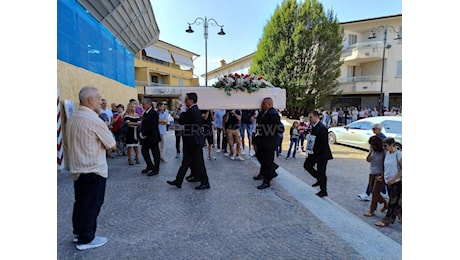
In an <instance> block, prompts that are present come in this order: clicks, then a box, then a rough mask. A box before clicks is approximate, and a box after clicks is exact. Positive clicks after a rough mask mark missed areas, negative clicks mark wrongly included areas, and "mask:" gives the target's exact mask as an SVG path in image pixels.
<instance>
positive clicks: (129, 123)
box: [123, 103, 141, 165]
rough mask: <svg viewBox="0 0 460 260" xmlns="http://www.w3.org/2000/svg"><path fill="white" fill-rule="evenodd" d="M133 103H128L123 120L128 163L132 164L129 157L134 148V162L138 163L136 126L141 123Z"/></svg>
mask: <svg viewBox="0 0 460 260" xmlns="http://www.w3.org/2000/svg"><path fill="white" fill-rule="evenodd" d="M135 108H136V107H135V105H134V104H133V103H129V104H128V106H127V109H126V113H125V116H124V120H123V122H124V123H125V124H126V147H127V148H128V163H129V165H133V160H132V159H131V154H132V150H133V149H134V153H135V160H136V163H137V164H139V163H140V161H139V140H138V134H137V130H138V126H139V125H140V123H141V118H140V116H139V115H138V114H137V113H136V112H135Z"/></svg>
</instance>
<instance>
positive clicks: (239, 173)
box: [57, 131, 401, 259]
mask: <svg viewBox="0 0 460 260" xmlns="http://www.w3.org/2000/svg"><path fill="white" fill-rule="evenodd" d="M203 151H204V152H205V154H206V152H207V149H203ZM166 155H167V158H170V159H168V162H167V163H162V164H161V166H160V174H159V175H157V176H152V177H148V176H146V175H143V174H141V173H140V171H141V170H142V169H143V168H145V163H144V162H143V160H142V159H141V164H140V165H133V166H129V165H128V163H127V157H117V158H115V159H108V162H109V178H108V180H107V189H106V197H105V202H104V205H103V206H102V209H101V213H100V216H99V219H98V228H97V235H101V236H107V237H108V238H109V242H108V243H107V244H106V245H104V246H103V247H100V248H97V249H91V250H86V251H78V250H76V249H75V246H74V244H73V243H72V242H71V240H72V223H71V216H72V206H73V180H72V178H71V177H70V175H69V173H68V172H67V171H61V172H58V174H57V196H58V197H57V258H58V259H380V258H379V257H375V258H372V257H371V258H369V255H367V253H366V252H365V251H363V250H361V249H360V248H359V247H356V246H355V245H353V243H350V241H349V239H348V238H344V237H343V235H341V234H339V233H338V232H337V230H336V228H335V227H331V225H330V224H328V223H327V221H325V220H324V219H322V217H321V216H318V214H317V213H315V211H314V210H312V209H309V207H308V206H306V205H305V204H304V203H303V202H302V200H301V199H300V200H299V198H296V196H298V194H296V193H294V194H293V192H291V188H289V187H287V186H286V185H285V183H284V182H283V181H282V180H283V179H285V178H293V177H288V176H296V174H299V175H301V176H302V177H303V178H304V179H302V178H298V177H297V180H295V183H297V184H296V185H300V187H304V188H305V190H307V191H308V189H312V188H311V187H309V185H310V184H308V183H307V182H308V181H311V180H309V179H308V176H307V175H306V174H305V173H301V171H299V170H298V167H296V166H295V164H294V163H289V165H286V166H287V167H285V166H284V165H282V168H283V169H282V170H283V172H282V173H280V174H283V176H279V177H278V178H279V180H280V181H278V180H277V179H275V180H274V181H273V182H272V184H273V185H272V187H271V188H269V189H266V190H262V191H261V190H257V189H256V186H257V185H259V184H260V181H254V180H252V177H253V176H254V175H256V174H257V173H258V164H257V162H256V161H255V158H251V157H246V158H247V160H246V161H231V160H230V159H229V158H227V157H224V156H223V155H222V154H221V153H218V154H216V157H217V160H216V161H209V160H206V162H205V163H206V167H207V170H208V175H209V177H210V184H211V189H209V190H204V191H197V190H195V189H194V187H195V186H196V185H197V183H188V182H187V181H185V182H184V183H183V186H182V189H177V188H175V187H172V186H169V185H168V184H167V183H166V180H172V179H174V177H175V175H176V172H177V169H178V168H179V165H180V159H175V158H174V155H175V151H174V133H173V132H172V131H170V132H168V135H167V137H166ZM299 159H300V158H299ZM299 159H298V160H297V161H299V162H297V163H300V161H302V160H299ZM289 167H294V169H295V171H296V173H292V172H291V171H290V170H289ZM293 171H294V170H293ZM280 177H281V178H280ZM305 178H307V180H305ZM302 185H303V186H302ZM332 185H333V184H332V183H331V184H330V187H331V188H332ZM361 187H362V185H361ZM364 188H365V186H364ZM300 189H302V188H300ZM331 191H332V190H331ZM310 192H311V190H310ZM302 196H311V194H310V195H308V194H307V195H302ZM315 197H316V196H315ZM318 199H319V198H318ZM330 199H333V198H332V196H331V195H330ZM330 199H327V200H324V201H320V203H323V202H324V203H329V202H327V201H328V200H330ZM355 202H356V201H353V203H355ZM339 204H340V203H334V204H332V205H331V207H333V208H334V209H335V210H334V209H333V210H334V211H337V210H340V211H346V212H350V211H349V210H348V209H347V208H343V206H342V205H339ZM367 206H368V204H367ZM350 214H352V215H353V214H355V213H350ZM356 221H358V223H359V225H361V226H362V225H366V222H364V221H363V220H361V222H359V219H358V220H355V222H352V223H356ZM369 228H370V229H373V227H369ZM382 234H383V233H382ZM384 239H388V236H386V235H385V236H384ZM392 241H394V239H393V240H392ZM398 243H399V242H398V241H396V244H398ZM399 244H401V243H399ZM369 245H370V246H371V245H372V243H369ZM392 259H398V258H397V257H396V258H392Z"/></svg>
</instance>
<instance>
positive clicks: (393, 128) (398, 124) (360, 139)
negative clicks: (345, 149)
mask: <svg viewBox="0 0 460 260" xmlns="http://www.w3.org/2000/svg"><path fill="white" fill-rule="evenodd" d="M377 123H378V124H382V126H383V129H382V133H383V134H384V135H385V136H386V137H393V138H394V139H395V145H396V148H398V149H399V150H402V116H377V117H368V118H363V119H360V120H357V121H355V122H353V123H350V124H348V125H345V126H337V127H330V128H329V143H331V144H333V143H339V144H345V145H349V146H353V147H357V148H361V149H365V150H369V143H368V141H369V138H370V137H371V136H373V135H374V132H373V131H372V126H373V125H374V124H377Z"/></svg>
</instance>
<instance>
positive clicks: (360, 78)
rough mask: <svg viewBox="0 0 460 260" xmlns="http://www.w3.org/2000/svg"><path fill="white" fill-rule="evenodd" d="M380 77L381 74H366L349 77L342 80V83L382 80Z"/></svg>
mask: <svg viewBox="0 0 460 260" xmlns="http://www.w3.org/2000/svg"><path fill="white" fill-rule="evenodd" d="M380 77H381V75H365V76H354V77H347V78H345V79H344V80H341V81H340V83H353V82H365V81H380Z"/></svg>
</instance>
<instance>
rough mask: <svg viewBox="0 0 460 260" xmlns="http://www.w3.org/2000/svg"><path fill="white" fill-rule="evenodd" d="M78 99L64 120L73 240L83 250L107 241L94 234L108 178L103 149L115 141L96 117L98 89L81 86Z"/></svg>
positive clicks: (97, 111) (99, 102)
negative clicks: (71, 181) (72, 195)
mask: <svg viewBox="0 0 460 260" xmlns="http://www.w3.org/2000/svg"><path fill="white" fill-rule="evenodd" d="M79 99H80V107H79V109H78V110H77V111H76V112H75V113H74V114H72V116H71V117H70V118H69V120H68V121H67V126H66V142H67V155H68V162H69V170H70V172H71V174H72V176H73V178H74V193H75V202H74V206H73V214H72V224H73V233H74V235H75V237H74V239H73V242H75V243H77V245H76V248H77V249H78V250H85V249H90V248H95V247H100V246H102V245H104V244H105V243H107V241H108V239H107V238H106V237H99V236H95V233H96V222H97V217H98V215H99V212H100V210H101V207H102V204H103V203H104V195H105V185H106V180H107V177H108V166H107V159H106V151H107V150H108V149H116V142H115V139H114V137H113V135H112V133H111V132H110V130H109V129H108V128H107V125H106V124H105V123H104V122H103V121H102V120H101V119H100V118H99V116H98V114H99V111H100V109H101V104H102V100H101V95H100V94H99V91H98V89H97V88H95V87H91V86H87V87H83V88H82V89H81V90H80V93H79Z"/></svg>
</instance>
